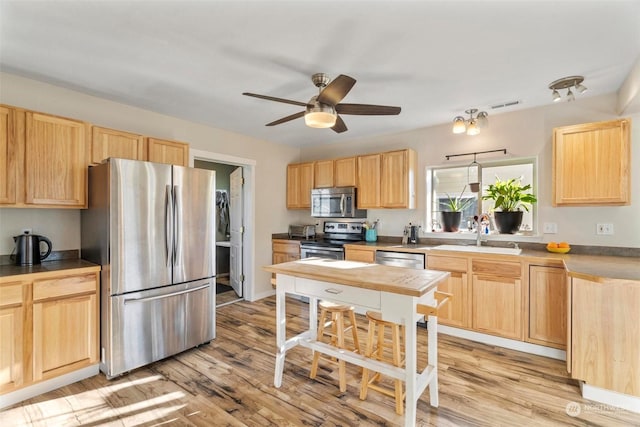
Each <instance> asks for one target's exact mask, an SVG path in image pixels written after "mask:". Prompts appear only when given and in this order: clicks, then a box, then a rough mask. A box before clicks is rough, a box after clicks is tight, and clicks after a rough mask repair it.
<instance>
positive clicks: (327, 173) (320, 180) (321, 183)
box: [313, 160, 333, 188]
mask: <svg viewBox="0 0 640 427" xmlns="http://www.w3.org/2000/svg"><path fill="white" fill-rule="evenodd" d="M314 163H315V164H314V165H313V188H330V187H333V160H317V161H316V162H314Z"/></svg>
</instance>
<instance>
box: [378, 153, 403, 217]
mask: <svg viewBox="0 0 640 427" xmlns="http://www.w3.org/2000/svg"><path fill="white" fill-rule="evenodd" d="M407 161H408V159H407V151H406V150H402V151H392V152H389V153H382V175H381V182H380V198H381V204H382V207H384V208H406V207H408V205H409V197H408V170H407V169H408V168H407Z"/></svg>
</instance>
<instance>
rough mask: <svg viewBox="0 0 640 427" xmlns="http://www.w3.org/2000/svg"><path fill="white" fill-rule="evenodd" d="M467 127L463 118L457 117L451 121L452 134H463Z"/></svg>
mask: <svg viewBox="0 0 640 427" xmlns="http://www.w3.org/2000/svg"><path fill="white" fill-rule="evenodd" d="M466 130H467V126H466V125H465V123H464V118H463V117H461V116H457V117H456V118H454V119H453V133H465V132H466Z"/></svg>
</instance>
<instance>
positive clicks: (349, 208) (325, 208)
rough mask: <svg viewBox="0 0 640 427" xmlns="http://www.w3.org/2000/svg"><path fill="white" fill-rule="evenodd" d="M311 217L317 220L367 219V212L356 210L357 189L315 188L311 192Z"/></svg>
mask: <svg viewBox="0 0 640 427" xmlns="http://www.w3.org/2000/svg"><path fill="white" fill-rule="evenodd" d="M311 216H312V217H316V218H366V217H367V211H366V210H364V209H356V188H355V187H339V188H314V189H313V190H311Z"/></svg>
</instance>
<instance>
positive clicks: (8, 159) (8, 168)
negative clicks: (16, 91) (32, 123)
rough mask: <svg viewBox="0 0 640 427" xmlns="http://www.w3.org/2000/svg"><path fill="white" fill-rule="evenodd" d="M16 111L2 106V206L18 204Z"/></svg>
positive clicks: (0, 196) (0, 152)
mask: <svg viewBox="0 0 640 427" xmlns="http://www.w3.org/2000/svg"><path fill="white" fill-rule="evenodd" d="M14 125H15V121H14V110H13V109H12V108H8V107H5V106H0V204H14V203H15V202H16V174H17V169H16V164H17V159H16V155H17V148H18V147H17V142H16V135H15V131H14Z"/></svg>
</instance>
